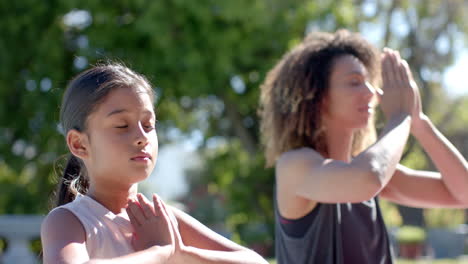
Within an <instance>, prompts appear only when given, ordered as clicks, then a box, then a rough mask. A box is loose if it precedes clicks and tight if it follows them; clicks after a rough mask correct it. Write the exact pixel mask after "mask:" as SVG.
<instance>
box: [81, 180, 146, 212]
mask: <svg viewBox="0 0 468 264" xmlns="http://www.w3.org/2000/svg"><path fill="white" fill-rule="evenodd" d="M109 185H110V184H108V183H107V184H105V185H100V184H99V183H97V182H91V184H90V186H89V190H88V192H87V193H86V195H88V196H89V197H91V198H93V199H94V200H95V201H97V202H99V203H100V204H102V205H103V206H104V207H106V208H107V209H109V211H111V212H113V213H114V214H119V213H121V212H122V211H123V210H124V208H125V207H127V204H128V199H129V198H130V197H135V196H136V194H137V192H138V184H133V185H131V186H130V187H128V188H112V187H110V186H109Z"/></svg>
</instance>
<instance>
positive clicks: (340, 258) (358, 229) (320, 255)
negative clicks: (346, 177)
mask: <svg viewBox="0 0 468 264" xmlns="http://www.w3.org/2000/svg"><path fill="white" fill-rule="evenodd" d="M275 200H276V199H275ZM275 217H276V227H275V235H276V237H275V250H276V258H277V262H278V264H312V263H320V264H348V263H349V264H354V263H358V264H391V263H393V262H392V256H391V251H390V243H389V239H388V233H387V230H386V228H385V224H384V222H383V218H382V215H381V212H380V207H379V204H378V199H377V198H373V199H371V200H369V201H366V202H362V203H342V204H318V205H317V206H316V207H315V208H314V210H312V212H310V213H309V214H307V215H306V216H304V217H303V218H306V219H307V222H309V223H308V224H307V225H305V224H304V223H305V222H304V221H301V220H304V219H303V218H301V219H298V220H293V221H288V220H287V219H284V218H283V217H282V216H281V215H280V214H279V212H278V208H277V206H276V203H275ZM291 225H298V227H299V228H303V231H302V234H301V235H297V228H294V227H293V226H291ZM294 230H295V231H294ZM292 232H293V233H295V234H293V233H292Z"/></svg>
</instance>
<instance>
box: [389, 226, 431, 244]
mask: <svg viewBox="0 0 468 264" xmlns="http://www.w3.org/2000/svg"><path fill="white" fill-rule="evenodd" d="M396 239H397V241H398V243H399V244H413V243H420V242H424V241H425V240H426V231H424V229H423V228H421V227H419V226H402V227H400V228H399V229H398V231H397V233H396Z"/></svg>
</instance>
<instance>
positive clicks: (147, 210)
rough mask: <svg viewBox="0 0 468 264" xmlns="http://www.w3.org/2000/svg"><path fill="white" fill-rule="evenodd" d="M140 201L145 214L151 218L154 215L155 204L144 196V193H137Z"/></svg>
mask: <svg viewBox="0 0 468 264" xmlns="http://www.w3.org/2000/svg"><path fill="white" fill-rule="evenodd" d="M137 198H138V202H140V206H141V209H142V211H143V214H144V216H145V217H146V218H147V219H149V218H151V217H154V216H155V214H154V209H153V206H152V205H151V204H150V203H149V201H148V199H146V197H144V196H143V194H141V193H139V194H137Z"/></svg>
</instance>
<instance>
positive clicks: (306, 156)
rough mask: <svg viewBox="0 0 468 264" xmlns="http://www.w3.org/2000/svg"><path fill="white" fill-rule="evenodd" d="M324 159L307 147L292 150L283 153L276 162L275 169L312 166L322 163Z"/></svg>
mask: <svg viewBox="0 0 468 264" xmlns="http://www.w3.org/2000/svg"><path fill="white" fill-rule="evenodd" d="M323 160H324V158H323V157H322V155H320V153H318V152H317V151H316V150H314V149H312V148H308V147H302V148H297V149H292V150H289V151H286V152H283V153H282V154H281V155H280V156H279V158H278V160H277V161H276V168H277V169H279V168H287V167H290V166H292V167H297V166H298V165H301V164H304V165H305V164H308V165H311V164H314V163H315V162H320V163H321V162H322V161H323Z"/></svg>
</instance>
